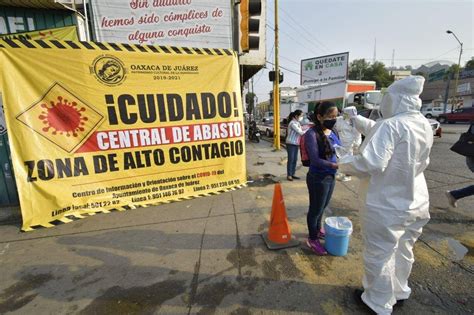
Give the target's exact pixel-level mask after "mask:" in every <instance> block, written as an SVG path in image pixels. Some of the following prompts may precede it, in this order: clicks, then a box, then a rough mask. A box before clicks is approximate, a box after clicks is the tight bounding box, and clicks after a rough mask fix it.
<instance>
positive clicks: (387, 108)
mask: <svg viewBox="0 0 474 315" xmlns="http://www.w3.org/2000/svg"><path fill="white" fill-rule="evenodd" d="M394 110H395V109H394V106H393V98H392V95H391V94H390V93H388V92H382V101H381V102H380V114H381V115H382V118H383V119H386V118H390V117H392V116H393V113H394Z"/></svg>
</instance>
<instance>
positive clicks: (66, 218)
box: [22, 183, 247, 232]
mask: <svg viewBox="0 0 474 315" xmlns="http://www.w3.org/2000/svg"><path fill="white" fill-rule="evenodd" d="M244 187H247V184H246V183H245V184H242V185H237V186H234V187H231V188H225V189H221V190H219V191H215V192H210V193H204V194H199V195H196V196H190V197H184V198H176V199H169V200H164V201H158V202H154V203H147V204H143V205H135V204H129V205H127V206H121V207H117V208H113V209H95V210H87V212H83V213H81V214H69V215H66V216H64V217H62V218H60V219H56V220H53V221H50V222H48V223H44V224H40V225H33V226H30V227H27V228H22V231H23V232H29V231H33V230H38V229H43V228H50V227H54V226H58V225H61V224H65V223H70V222H73V221H77V220H80V219H84V218H86V217H89V216H94V215H96V214H99V213H111V212H118V211H120V212H122V211H127V210H132V209H137V208H148V207H154V206H160V205H164V204H170V203H174V202H179V201H185V200H192V199H196V198H200V197H209V196H217V195H220V194H222V193H226V192H231V191H235V190H237V189H242V188H244Z"/></svg>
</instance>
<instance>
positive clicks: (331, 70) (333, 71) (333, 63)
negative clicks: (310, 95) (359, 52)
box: [301, 52, 349, 85]
mask: <svg viewBox="0 0 474 315" xmlns="http://www.w3.org/2000/svg"><path fill="white" fill-rule="evenodd" d="M348 67H349V53H348V52H345V53H340V54H335V55H329V56H322V57H316V58H311V59H304V60H301V85H310V84H319V83H332V82H336V81H342V80H346V79H347V73H348Z"/></svg>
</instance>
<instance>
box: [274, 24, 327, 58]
mask: <svg viewBox="0 0 474 315" xmlns="http://www.w3.org/2000/svg"><path fill="white" fill-rule="evenodd" d="M267 27H269V28H270V29H271V30H272V31H275V28H274V27H272V26H271V25H270V24H267ZM279 32H281V33H283V34H284V35H286V36H288V37H289V38H290V39H291V40H293V41H294V42H295V43H297V44H298V45H300V46H301V47H304V48H306V49H307V50H308V51H310V52H311V53H313V54H316V55H319V53H317V52H315V51H314V50H312V49H311V48H309V47H308V46H306V45H305V44H302V43H301V42H299V41H297V40H296V39H295V37H294V36H292V35H291V34H288V33H287V32H285V31H283V30H281V29H279Z"/></svg>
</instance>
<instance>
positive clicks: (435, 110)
mask: <svg viewBox="0 0 474 315" xmlns="http://www.w3.org/2000/svg"><path fill="white" fill-rule="evenodd" d="M421 113H422V114H423V116H425V117H426V118H433V117H438V116H439V115H440V114H443V113H444V110H443V107H427V108H423V109H422V110H421Z"/></svg>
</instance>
